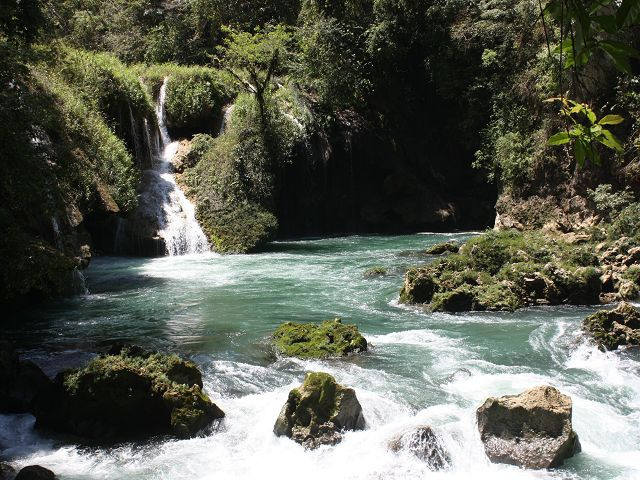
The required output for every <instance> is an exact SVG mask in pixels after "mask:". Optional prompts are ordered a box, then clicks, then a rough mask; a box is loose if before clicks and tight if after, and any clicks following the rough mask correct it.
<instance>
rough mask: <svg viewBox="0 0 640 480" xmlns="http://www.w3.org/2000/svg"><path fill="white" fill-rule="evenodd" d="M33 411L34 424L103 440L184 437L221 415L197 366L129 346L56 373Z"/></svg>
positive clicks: (170, 356) (222, 414) (173, 356)
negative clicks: (206, 388) (205, 387)
mask: <svg viewBox="0 0 640 480" xmlns="http://www.w3.org/2000/svg"><path fill="white" fill-rule="evenodd" d="M35 407H36V408H35V416H36V420H37V425H38V426H40V427H47V428H51V429H53V430H57V431H61V432H67V433H72V434H76V435H79V436H81V437H85V438H91V439H101V440H107V439H109V440H114V439H117V440H119V439H128V438H139V437H149V436H151V435H154V434H171V435H175V436H177V437H181V438H187V437H192V436H194V435H196V434H197V433H198V432H199V431H200V430H202V429H203V428H205V427H207V426H208V425H210V424H211V423H212V422H213V421H214V420H216V419H220V418H222V417H224V412H222V410H220V409H219V408H218V407H217V406H216V405H215V404H214V403H212V402H211V400H210V399H209V397H208V396H207V395H206V394H205V393H204V392H203V391H202V378H201V375H200V372H199V371H198V369H197V367H196V366H195V364H193V363H192V362H189V361H186V360H182V359H180V358H179V357H177V356H176V355H163V354H160V353H151V352H144V351H142V350H141V349H136V348H127V347H125V348H120V349H119V350H118V353H117V354H107V355H105V356H102V357H99V358H97V359H95V360H93V361H92V362H90V363H89V364H88V365H87V366H86V367H84V368H82V369H78V370H72V371H67V372H63V373H61V374H59V375H58V376H57V377H56V379H55V381H54V384H53V385H52V386H51V387H50V388H49V389H47V390H45V391H44V392H42V393H41V394H40V395H39V396H38V398H37V399H36V405H35Z"/></svg>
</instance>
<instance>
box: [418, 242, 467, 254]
mask: <svg viewBox="0 0 640 480" xmlns="http://www.w3.org/2000/svg"><path fill="white" fill-rule="evenodd" d="M459 250H460V245H459V244H458V242H443V243H437V244H435V245H433V246H431V247H429V248H427V249H426V250H425V253H427V254H428V255H442V254H444V253H458V251H459Z"/></svg>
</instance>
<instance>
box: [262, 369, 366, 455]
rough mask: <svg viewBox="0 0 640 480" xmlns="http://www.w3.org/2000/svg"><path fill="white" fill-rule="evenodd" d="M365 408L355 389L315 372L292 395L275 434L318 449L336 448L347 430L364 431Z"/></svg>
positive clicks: (309, 374)
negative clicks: (321, 446) (324, 447)
mask: <svg viewBox="0 0 640 480" xmlns="http://www.w3.org/2000/svg"><path fill="white" fill-rule="evenodd" d="M364 427H365V420H364V416H363V415H362V407H361V406H360V402H359V401H358V398H357V397H356V393H355V391H354V390H353V389H351V388H346V387H343V386H342V385H339V384H338V383H336V380H335V379H334V378H333V377H332V376H331V375H329V374H328V373H322V372H311V373H308V374H307V377H306V378H305V380H304V383H303V384H302V385H301V386H300V387H298V388H294V389H293V390H291V392H289V398H288V399H287V402H286V403H285V404H284V406H283V407H282V410H281V411H280V415H279V416H278V419H277V420H276V423H275V426H274V427H273V432H274V433H275V434H276V435H277V436H279V437H280V436H286V437H289V438H291V439H292V440H294V441H296V442H297V443H299V444H301V445H303V446H304V447H305V448H309V449H314V448H317V447H319V446H320V445H336V444H337V443H339V442H340V441H342V434H341V432H342V431H344V430H363V429H364Z"/></svg>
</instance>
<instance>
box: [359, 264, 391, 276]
mask: <svg viewBox="0 0 640 480" xmlns="http://www.w3.org/2000/svg"><path fill="white" fill-rule="evenodd" d="M386 274H387V268H386V267H381V266H378V267H371V268H369V269H367V270H365V272H364V276H365V277H367V278H371V277H381V276H383V275H386Z"/></svg>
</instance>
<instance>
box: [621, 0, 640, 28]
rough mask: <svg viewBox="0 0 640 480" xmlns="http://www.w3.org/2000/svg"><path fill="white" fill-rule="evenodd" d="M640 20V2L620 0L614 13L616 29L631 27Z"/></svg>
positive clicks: (636, 0)
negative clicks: (618, 6)
mask: <svg viewBox="0 0 640 480" xmlns="http://www.w3.org/2000/svg"><path fill="white" fill-rule="evenodd" d="M638 18H640V2H638V0H622V3H621V4H620V8H618V11H617V12H616V22H617V23H618V27H619V28H622V27H624V26H625V25H626V26H628V25H633V24H634V23H635V22H636V21H637V20H638Z"/></svg>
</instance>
